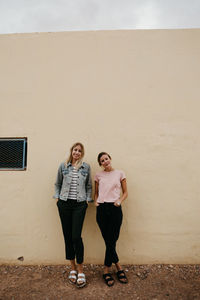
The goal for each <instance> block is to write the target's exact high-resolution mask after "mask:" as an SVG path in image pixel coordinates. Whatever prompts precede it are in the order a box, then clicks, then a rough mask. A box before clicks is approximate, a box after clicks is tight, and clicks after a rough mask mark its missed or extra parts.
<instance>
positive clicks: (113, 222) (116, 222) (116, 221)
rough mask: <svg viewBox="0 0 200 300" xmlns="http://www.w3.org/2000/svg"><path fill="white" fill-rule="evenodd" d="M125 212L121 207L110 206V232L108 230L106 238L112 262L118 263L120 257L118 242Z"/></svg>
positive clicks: (109, 257)
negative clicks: (117, 249) (123, 212)
mask: <svg viewBox="0 0 200 300" xmlns="http://www.w3.org/2000/svg"><path fill="white" fill-rule="evenodd" d="M122 219H123V214H122V209H121V206H120V207H116V206H114V205H112V206H110V218H109V225H108V228H109V230H108V232H107V240H106V247H107V252H108V255H107V259H108V262H110V261H112V263H115V264H116V263H118V262H119V258H118V255H117V252H116V243H117V240H118V238H119V234H120V228H121V224H122Z"/></svg>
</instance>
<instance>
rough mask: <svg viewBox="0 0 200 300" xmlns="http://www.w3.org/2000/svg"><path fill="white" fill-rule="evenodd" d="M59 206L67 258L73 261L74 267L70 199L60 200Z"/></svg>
mask: <svg viewBox="0 0 200 300" xmlns="http://www.w3.org/2000/svg"><path fill="white" fill-rule="evenodd" d="M57 206H58V211H59V215H60V220H61V225H62V230H63V235H64V240H65V254H66V259H68V260H70V261H71V266H72V267H73V268H74V263H73V261H74V259H75V251H74V246H73V241H72V209H71V207H70V203H68V201H63V200H59V201H58V202H57Z"/></svg>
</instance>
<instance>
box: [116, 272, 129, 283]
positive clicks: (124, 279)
mask: <svg viewBox="0 0 200 300" xmlns="http://www.w3.org/2000/svg"><path fill="white" fill-rule="evenodd" d="M116 274H117V279H118V280H119V282H121V283H128V278H127V277H126V274H125V272H124V270H120V271H118V272H117V273H116Z"/></svg>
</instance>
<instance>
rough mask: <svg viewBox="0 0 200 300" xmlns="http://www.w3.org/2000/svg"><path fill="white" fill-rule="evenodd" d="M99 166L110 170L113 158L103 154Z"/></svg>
mask: <svg viewBox="0 0 200 300" xmlns="http://www.w3.org/2000/svg"><path fill="white" fill-rule="evenodd" d="M99 164H100V166H102V167H103V168H104V169H105V170H106V169H110V168H111V167H112V166H111V158H110V156H109V155H108V154H103V155H102V156H101V157H100V159H99Z"/></svg>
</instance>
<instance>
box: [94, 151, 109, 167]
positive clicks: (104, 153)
mask: <svg viewBox="0 0 200 300" xmlns="http://www.w3.org/2000/svg"><path fill="white" fill-rule="evenodd" d="M103 155H108V157H109V158H110V159H111V156H110V155H109V154H108V153H107V152H100V153H99V154H98V156H97V161H98V163H99V165H100V166H101V162H100V159H101V157H102V156H103Z"/></svg>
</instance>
